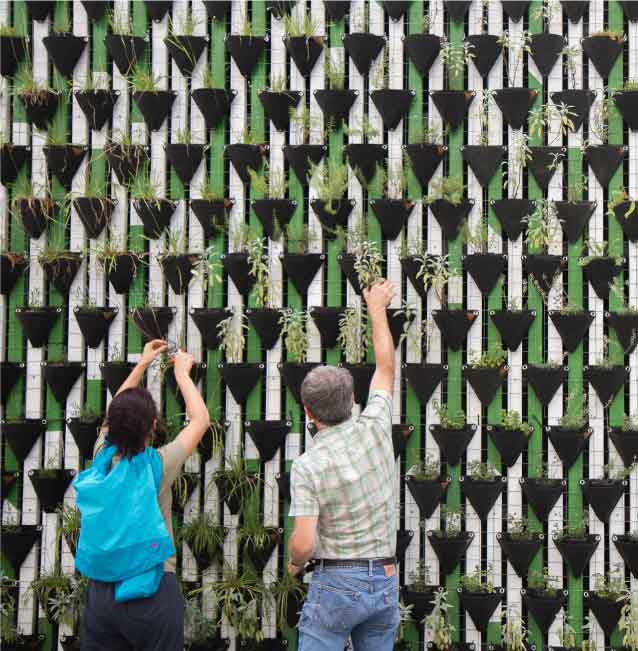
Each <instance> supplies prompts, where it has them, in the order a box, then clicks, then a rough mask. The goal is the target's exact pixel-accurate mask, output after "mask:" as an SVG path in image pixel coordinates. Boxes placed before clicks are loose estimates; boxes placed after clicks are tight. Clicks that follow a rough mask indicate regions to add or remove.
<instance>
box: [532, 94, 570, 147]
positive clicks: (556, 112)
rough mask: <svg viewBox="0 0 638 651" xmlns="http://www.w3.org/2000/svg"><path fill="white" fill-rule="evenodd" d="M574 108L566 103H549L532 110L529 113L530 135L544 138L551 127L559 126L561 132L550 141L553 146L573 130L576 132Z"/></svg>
mask: <svg viewBox="0 0 638 651" xmlns="http://www.w3.org/2000/svg"><path fill="white" fill-rule="evenodd" d="M571 108H572V107H571V106H567V104H565V103H564V102H561V103H560V104H558V105H557V104H554V103H553V102H547V103H545V104H541V105H540V106H539V107H538V108H535V109H532V110H531V111H530V112H529V133H530V136H531V137H532V138H533V137H538V138H542V137H543V133H544V132H545V131H549V129H550V127H554V126H555V125H558V127H559V130H558V131H557V132H556V133H555V134H554V138H553V139H552V140H551V141H548V144H550V145H551V144H553V143H554V142H555V141H556V140H557V139H559V138H560V137H561V136H565V135H567V133H568V132H569V131H570V130H571V131H573V130H574V122H573V118H574V117H576V113H574V112H573V111H571V110H570V109H571Z"/></svg>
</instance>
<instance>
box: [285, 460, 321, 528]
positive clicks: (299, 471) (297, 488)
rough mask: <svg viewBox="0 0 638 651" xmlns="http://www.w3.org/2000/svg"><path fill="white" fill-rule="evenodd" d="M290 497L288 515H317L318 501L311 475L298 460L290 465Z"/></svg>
mask: <svg viewBox="0 0 638 651" xmlns="http://www.w3.org/2000/svg"><path fill="white" fill-rule="evenodd" d="M290 496H291V499H290V511H289V513H288V515H290V516H291V517H294V516H297V515H299V516H315V515H319V501H318V500H317V491H316V488H315V485H314V481H313V478H312V474H311V473H310V471H309V470H308V468H306V467H304V466H303V464H300V463H299V460H297V461H295V462H294V463H293V464H292V469H291V471H290Z"/></svg>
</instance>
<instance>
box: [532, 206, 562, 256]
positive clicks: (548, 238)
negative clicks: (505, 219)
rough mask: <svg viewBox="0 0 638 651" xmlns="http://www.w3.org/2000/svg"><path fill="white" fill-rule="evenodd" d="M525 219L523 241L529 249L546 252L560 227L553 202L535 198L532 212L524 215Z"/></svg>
mask: <svg viewBox="0 0 638 651" xmlns="http://www.w3.org/2000/svg"><path fill="white" fill-rule="evenodd" d="M525 221H526V222H527V235H526V237H525V243H526V244H527V246H528V248H529V250H530V251H534V252H540V253H546V252H547V250H548V249H549V246H550V244H551V243H552V242H553V241H554V238H555V236H556V234H557V233H558V229H559V228H560V226H559V224H558V219H557V218H556V211H555V210H554V207H553V203H552V202H551V201H547V200H546V199H538V200H536V208H535V210H534V212H533V213H532V214H531V215H530V216H529V217H526V218H525Z"/></svg>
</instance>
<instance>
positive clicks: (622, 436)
mask: <svg viewBox="0 0 638 651" xmlns="http://www.w3.org/2000/svg"><path fill="white" fill-rule="evenodd" d="M609 438H611V440H612V441H613V442H614V445H615V446H616V450H618V454H619V455H620V458H621V459H622V460H623V463H624V464H625V466H626V467H627V468H629V467H630V466H631V465H632V464H633V463H635V462H636V461H637V460H638V431H634V430H622V429H620V428H619V427H612V428H611V429H610V430H609Z"/></svg>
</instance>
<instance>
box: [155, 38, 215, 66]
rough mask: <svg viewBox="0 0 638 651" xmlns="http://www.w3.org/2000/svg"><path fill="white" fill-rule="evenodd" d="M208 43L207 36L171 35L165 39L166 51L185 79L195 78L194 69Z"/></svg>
mask: <svg viewBox="0 0 638 651" xmlns="http://www.w3.org/2000/svg"><path fill="white" fill-rule="evenodd" d="M207 43H208V39H207V38H206V37H205V36H192V35H181V34H171V35H170V36H167V37H166V38H165V39H164V44H165V45H166V49H167V50H168V51H169V53H170V55H171V57H172V59H173V61H174V62H175V63H176V64H177V67H178V68H179V71H180V72H181V73H182V74H183V75H184V77H192V76H193V69H194V68H195V65H196V64H197V62H198V61H199V58H200V57H201V56H202V52H203V51H204V48H205V47H206V44H207Z"/></svg>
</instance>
